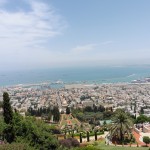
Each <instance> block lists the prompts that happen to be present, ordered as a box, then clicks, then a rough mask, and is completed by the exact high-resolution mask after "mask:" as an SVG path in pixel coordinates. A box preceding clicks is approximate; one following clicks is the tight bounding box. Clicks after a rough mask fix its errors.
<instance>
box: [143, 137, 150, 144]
mask: <svg viewBox="0 0 150 150" xmlns="http://www.w3.org/2000/svg"><path fill="white" fill-rule="evenodd" d="M143 142H144V143H146V145H147V144H149V143H150V138H149V137H148V136H144V137H143Z"/></svg>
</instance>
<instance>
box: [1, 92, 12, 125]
mask: <svg viewBox="0 0 150 150" xmlns="http://www.w3.org/2000/svg"><path fill="white" fill-rule="evenodd" d="M3 116H4V121H5V123H6V124H11V123H12V119H13V111H12V108H11V105H10V98H9V95H8V93H7V92H4V93H3Z"/></svg>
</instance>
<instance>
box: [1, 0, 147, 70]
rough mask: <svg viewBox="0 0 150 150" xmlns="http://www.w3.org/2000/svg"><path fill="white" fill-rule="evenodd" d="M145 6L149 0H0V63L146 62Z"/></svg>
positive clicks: (41, 65) (40, 65)
mask: <svg viewBox="0 0 150 150" xmlns="http://www.w3.org/2000/svg"><path fill="white" fill-rule="evenodd" d="M149 6H150V1H148V0H144V1H140V0H132V1H131V0H124V1H120V0H113V1H112V0H105V1H100V0H94V1H91V0H82V1H80V0H75V1H69V0H63V1H59V0H11V1H10V0H0V47H1V48H0V53H1V59H0V68H1V70H3V69H7V70H9V69H10V70H13V69H16V68H17V69H26V68H31V69H34V68H50V67H65V66H79V65H80V66H89V65H91V66H94V65H126V64H128V65H129V64H131V65H135V64H150V58H149V57H150V34H149V31H150V28H149V27H150V19H149V16H150V9H149Z"/></svg>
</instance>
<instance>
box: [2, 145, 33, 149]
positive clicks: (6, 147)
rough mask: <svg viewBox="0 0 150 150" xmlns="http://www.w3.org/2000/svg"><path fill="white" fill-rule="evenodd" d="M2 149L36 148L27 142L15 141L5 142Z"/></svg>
mask: <svg viewBox="0 0 150 150" xmlns="http://www.w3.org/2000/svg"><path fill="white" fill-rule="evenodd" d="M0 150H35V149H34V148H33V147H30V146H29V145H28V144H25V143H23V144H22V143H13V144H4V145H0Z"/></svg>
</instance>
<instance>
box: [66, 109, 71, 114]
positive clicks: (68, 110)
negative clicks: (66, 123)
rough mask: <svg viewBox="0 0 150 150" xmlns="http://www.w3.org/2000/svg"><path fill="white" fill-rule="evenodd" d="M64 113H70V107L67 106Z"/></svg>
mask: <svg viewBox="0 0 150 150" xmlns="http://www.w3.org/2000/svg"><path fill="white" fill-rule="evenodd" d="M66 114H68V115H69V114H70V108H69V107H67V108H66Z"/></svg>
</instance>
